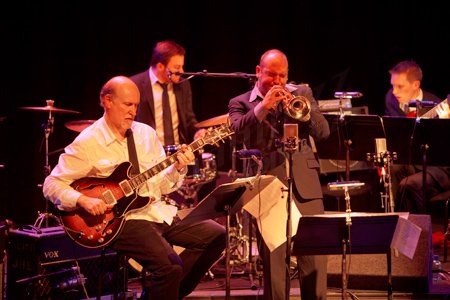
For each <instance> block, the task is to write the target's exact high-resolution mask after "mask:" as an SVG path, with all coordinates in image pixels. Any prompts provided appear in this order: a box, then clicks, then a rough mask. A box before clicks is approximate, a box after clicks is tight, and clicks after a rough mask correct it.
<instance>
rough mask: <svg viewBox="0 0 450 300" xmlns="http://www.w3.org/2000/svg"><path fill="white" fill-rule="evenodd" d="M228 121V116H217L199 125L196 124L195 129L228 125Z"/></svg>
mask: <svg viewBox="0 0 450 300" xmlns="http://www.w3.org/2000/svg"><path fill="white" fill-rule="evenodd" d="M227 120H228V114H224V115H221V116H217V117H214V118H211V119H208V120H205V121H201V122H199V123H197V124H195V127H211V126H218V125H222V124H225V123H227Z"/></svg>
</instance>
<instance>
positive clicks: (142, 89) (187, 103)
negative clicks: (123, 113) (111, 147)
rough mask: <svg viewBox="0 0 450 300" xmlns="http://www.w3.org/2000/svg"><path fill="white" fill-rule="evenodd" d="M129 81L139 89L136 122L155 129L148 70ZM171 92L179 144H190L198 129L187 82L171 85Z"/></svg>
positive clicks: (189, 85)
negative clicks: (173, 96)
mask: <svg viewBox="0 0 450 300" xmlns="http://www.w3.org/2000/svg"><path fill="white" fill-rule="evenodd" d="M130 79H131V80H133V82H134V83H135V84H136V85H137V87H138V88H139V93H140V94H141V95H140V97H141V98H140V99H141V102H140V103H139V106H138V110H137V115H136V121H139V122H142V123H146V124H148V125H150V126H151V127H153V128H155V105H154V102H153V89H152V83H151V81H150V76H149V70H147V71H145V72H142V73H139V74H136V75H133V76H131V77H130ZM173 90H174V93H175V97H176V101H177V111H178V118H179V122H180V124H179V127H178V128H179V135H180V142H181V143H187V144H188V143H190V142H191V141H192V140H193V138H194V135H195V132H196V131H197V130H198V128H196V127H195V124H197V123H198V121H197V118H196V117H195V114H194V110H193V107H192V91H191V84H190V83H189V80H187V79H182V80H181V81H180V82H179V83H174V84H173ZM166 146H167V145H166Z"/></svg>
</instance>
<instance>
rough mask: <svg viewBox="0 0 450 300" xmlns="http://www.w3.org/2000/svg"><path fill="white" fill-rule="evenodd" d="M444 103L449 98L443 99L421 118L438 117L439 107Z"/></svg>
mask: <svg viewBox="0 0 450 300" xmlns="http://www.w3.org/2000/svg"><path fill="white" fill-rule="evenodd" d="M444 103H447V99H445V100H444V101H442V102H441V103H439V104H438V105H436V106H435V107H433V108H432V109H430V110H429V111H427V112H426V113H424V114H423V115H422V116H420V118H428V119H434V118H436V116H437V108H438V107H439V106H440V105H442V104H444Z"/></svg>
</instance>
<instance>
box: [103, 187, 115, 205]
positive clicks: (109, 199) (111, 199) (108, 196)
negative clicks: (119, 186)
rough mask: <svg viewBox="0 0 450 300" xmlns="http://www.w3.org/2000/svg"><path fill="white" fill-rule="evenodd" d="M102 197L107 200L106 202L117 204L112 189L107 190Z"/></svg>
mask: <svg viewBox="0 0 450 300" xmlns="http://www.w3.org/2000/svg"><path fill="white" fill-rule="evenodd" d="M102 199H103V200H104V201H105V202H106V204H112V205H115V204H116V203H117V200H116V198H115V197H114V195H113V193H112V192H111V191H110V190H107V191H105V192H104V193H103V194H102Z"/></svg>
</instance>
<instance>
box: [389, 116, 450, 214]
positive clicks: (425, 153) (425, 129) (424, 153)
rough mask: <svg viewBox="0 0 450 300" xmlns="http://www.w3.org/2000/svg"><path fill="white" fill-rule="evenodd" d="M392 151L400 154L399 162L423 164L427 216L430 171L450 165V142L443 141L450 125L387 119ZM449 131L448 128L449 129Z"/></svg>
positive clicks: (404, 119)
mask: <svg viewBox="0 0 450 300" xmlns="http://www.w3.org/2000/svg"><path fill="white" fill-rule="evenodd" d="M383 123H384V126H385V130H386V142H387V145H388V148H389V150H391V151H395V152H397V156H398V160H397V163H399V164H405V165H408V164H410V165H422V172H423V178H422V188H423V190H422V199H423V203H424V207H423V213H427V211H426V200H427V194H426V192H427V191H426V186H427V184H426V172H427V167H428V166H429V165H431V166H450V159H449V155H448V151H449V149H450V142H449V141H448V139H442V134H441V133H442V132H448V131H447V129H448V130H450V122H449V121H448V120H445V119H444V120H441V119H420V120H418V121H417V120H416V119H414V118H404V117H386V116H385V117H383ZM445 128H447V129H445Z"/></svg>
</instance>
